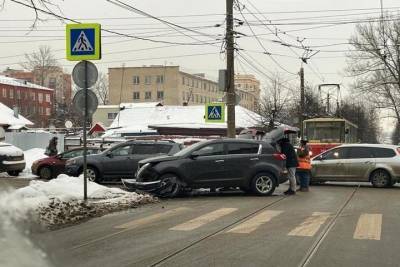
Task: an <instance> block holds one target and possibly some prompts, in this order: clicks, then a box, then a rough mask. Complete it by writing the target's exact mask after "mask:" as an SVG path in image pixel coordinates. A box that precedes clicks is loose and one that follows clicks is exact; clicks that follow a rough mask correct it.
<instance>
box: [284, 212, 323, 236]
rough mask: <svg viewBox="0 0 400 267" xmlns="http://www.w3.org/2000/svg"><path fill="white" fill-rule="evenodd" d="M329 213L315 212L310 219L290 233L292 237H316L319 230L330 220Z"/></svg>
mask: <svg viewBox="0 0 400 267" xmlns="http://www.w3.org/2000/svg"><path fill="white" fill-rule="evenodd" d="M329 216H330V213H329V212H313V214H312V216H311V217H308V218H307V219H306V220H305V221H304V222H302V223H301V224H300V225H299V226H297V227H296V228H294V229H293V230H292V231H290V232H289V234H288V235H290V236H314V235H315V233H316V232H318V230H319V228H320V227H321V226H322V225H323V224H324V223H325V221H326V220H327V219H328V218H329Z"/></svg>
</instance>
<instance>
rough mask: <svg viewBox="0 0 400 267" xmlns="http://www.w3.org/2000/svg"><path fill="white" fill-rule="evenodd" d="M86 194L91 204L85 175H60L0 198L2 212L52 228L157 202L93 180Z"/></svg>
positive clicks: (88, 185) (89, 183)
mask: <svg viewBox="0 0 400 267" xmlns="http://www.w3.org/2000/svg"><path fill="white" fill-rule="evenodd" d="M87 195H88V199H89V201H87V202H85V201H83V177H82V176H81V177H79V178H76V177H70V176H68V175H64V174H61V175H59V176H58V178H56V179H53V180H50V181H49V182H43V181H38V180H33V181H31V182H30V184H29V186H26V187H23V188H20V189H17V190H15V191H13V192H10V193H8V194H6V195H4V196H2V197H0V211H1V213H3V214H9V215H10V216H13V217H14V218H15V219H17V220H21V219H25V220H27V219H32V218H34V219H38V221H39V223H41V224H44V225H46V226H49V227H52V226H60V225H65V224H70V223H75V222H78V221H81V220H83V219H87V218H90V217H95V216H101V215H103V214H105V213H108V212H111V211H118V210H122V209H126V208H131V207H136V206H138V205H139V204H145V203H151V202H155V201H156V199H155V198H153V197H151V196H149V195H141V194H137V193H131V192H126V191H124V190H121V189H119V188H108V187H105V186H102V185H99V184H97V183H93V182H90V181H88V184H87Z"/></svg>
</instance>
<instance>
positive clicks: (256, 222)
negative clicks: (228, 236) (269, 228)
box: [228, 210, 283, 234]
mask: <svg viewBox="0 0 400 267" xmlns="http://www.w3.org/2000/svg"><path fill="white" fill-rule="evenodd" d="M282 212H283V211H281V210H266V211H263V212H261V213H260V214H258V215H256V216H254V217H252V218H250V219H248V220H247V221H245V222H243V223H241V224H239V225H238V226H236V227H234V228H232V229H230V230H229V231H228V233H236V234H249V233H251V232H253V231H255V230H257V228H258V227H260V226H261V225H262V224H264V223H267V222H269V221H270V220H271V219H272V218H274V217H276V216H278V215H279V214H281V213H282Z"/></svg>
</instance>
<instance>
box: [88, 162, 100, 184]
mask: <svg viewBox="0 0 400 267" xmlns="http://www.w3.org/2000/svg"><path fill="white" fill-rule="evenodd" d="M86 178H87V179H88V180H89V181H91V182H98V180H99V175H98V172H97V170H96V169H95V168H93V167H90V166H88V167H87V169H86Z"/></svg>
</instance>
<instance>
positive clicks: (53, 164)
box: [31, 147, 100, 180]
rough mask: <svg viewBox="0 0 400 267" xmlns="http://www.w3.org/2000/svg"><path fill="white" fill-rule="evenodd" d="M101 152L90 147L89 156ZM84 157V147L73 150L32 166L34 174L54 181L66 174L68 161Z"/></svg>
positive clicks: (39, 161)
mask: <svg viewBox="0 0 400 267" xmlns="http://www.w3.org/2000/svg"><path fill="white" fill-rule="evenodd" d="M99 152H100V148H98V147H88V148H87V155H91V154H97V153H99ZM82 155H83V147H80V148H75V149H71V150H68V151H65V152H63V153H60V154H58V155H55V156H50V157H47V158H43V159H39V160H36V161H34V162H33V164H32V167H31V169H32V173H33V174H34V175H37V176H39V177H40V178H41V179H46V180H49V179H52V178H55V177H57V176H58V175H59V174H61V173H64V172H65V163H66V161H67V160H69V159H71V158H75V157H79V156H82Z"/></svg>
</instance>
